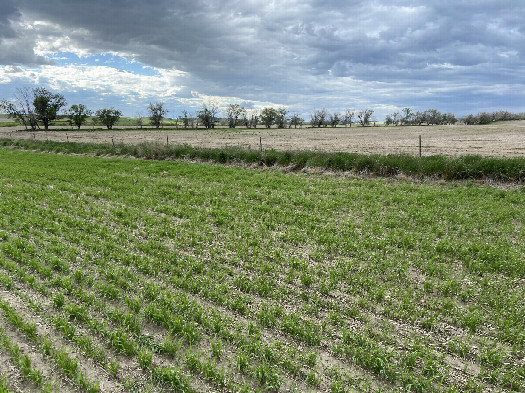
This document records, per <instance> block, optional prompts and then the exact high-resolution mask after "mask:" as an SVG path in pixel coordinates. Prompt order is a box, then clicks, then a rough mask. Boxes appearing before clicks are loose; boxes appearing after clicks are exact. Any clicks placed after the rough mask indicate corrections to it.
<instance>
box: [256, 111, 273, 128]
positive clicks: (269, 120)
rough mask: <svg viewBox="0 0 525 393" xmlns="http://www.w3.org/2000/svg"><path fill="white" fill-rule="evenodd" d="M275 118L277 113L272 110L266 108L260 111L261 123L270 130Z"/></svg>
mask: <svg viewBox="0 0 525 393" xmlns="http://www.w3.org/2000/svg"><path fill="white" fill-rule="evenodd" d="M276 117H277V111H276V110H275V109H274V108H271V107H269V106H267V107H266V108H263V110H262V111H261V118H260V119H261V123H263V124H264V125H265V126H266V128H270V127H271V126H272V124H273V123H274V121H275V119H276Z"/></svg>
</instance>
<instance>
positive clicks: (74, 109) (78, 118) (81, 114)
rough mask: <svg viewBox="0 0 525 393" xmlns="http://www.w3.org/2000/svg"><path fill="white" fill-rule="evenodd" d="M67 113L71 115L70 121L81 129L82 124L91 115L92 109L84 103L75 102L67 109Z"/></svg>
mask: <svg viewBox="0 0 525 393" xmlns="http://www.w3.org/2000/svg"><path fill="white" fill-rule="evenodd" d="M66 115H67V116H68V117H69V121H70V122H71V123H72V124H74V125H76V126H77V128H78V129H79V130H80V127H81V126H82V124H84V123H85V122H86V119H87V118H88V117H89V116H91V111H90V110H89V109H87V108H86V106H85V105H83V104H78V105H76V104H74V105H71V106H70V107H69V109H68V110H67V111H66Z"/></svg>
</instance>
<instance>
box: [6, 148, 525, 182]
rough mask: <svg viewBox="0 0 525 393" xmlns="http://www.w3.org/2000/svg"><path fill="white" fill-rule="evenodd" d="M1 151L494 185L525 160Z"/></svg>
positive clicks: (513, 176)
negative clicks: (315, 170)
mask: <svg viewBox="0 0 525 393" xmlns="http://www.w3.org/2000/svg"><path fill="white" fill-rule="evenodd" d="M0 146H8V147H18V148H23V149H31V150H40V151H46V152H55V153H68V154H94V155H115V156H116V155H129V156H134V157H137V158H145V159H152V160H166V159H191V160H204V161H212V162H217V163H223V164H228V163H245V164H260V165H266V166H284V167H288V168H290V169H292V170H294V171H299V170H301V169H303V168H307V167H310V168H320V169H323V170H330V171H352V172H356V173H363V174H369V175H374V176H395V175H399V174H405V175H408V176H416V177H437V178H441V179H444V180H468V179H473V180H478V179H493V180H500V181H516V182H523V181H524V180H525V158H521V157H520V158H496V157H483V156H480V155H467V156H460V157H446V156H442V155H435V156H428V157H415V156H412V155H409V154H389V155H380V154H372V155H365V154H357V153H344V152H318V151H276V150H263V151H259V150H252V149H245V148H242V147H223V148H200V147H193V146H189V145H164V144H160V143H140V144H124V143H117V144H111V143H83V142H82V143H81V142H54V141H38V140H29V139H20V140H13V139H0Z"/></svg>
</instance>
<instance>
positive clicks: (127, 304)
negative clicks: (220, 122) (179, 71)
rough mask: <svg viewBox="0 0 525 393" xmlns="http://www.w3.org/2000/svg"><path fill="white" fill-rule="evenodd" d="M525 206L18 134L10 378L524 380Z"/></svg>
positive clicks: (7, 251) (210, 387)
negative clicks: (106, 151)
mask: <svg viewBox="0 0 525 393" xmlns="http://www.w3.org/2000/svg"><path fill="white" fill-rule="evenodd" d="M524 206H525V189H524V188H523V187H521V188H516V189H513V190H506V191H505V190H500V189H494V188H490V187H486V186H476V185H473V184H470V183H469V184H465V183H462V184H459V183H457V184H456V183H450V182H449V183H445V184H442V185H436V184H430V183H429V184H426V183H425V182H422V183H421V182H419V183H417V184H416V183H412V182H410V181H391V180H387V179H372V180H371V179H368V180H363V179H353V180H349V179H346V178H343V177H330V176H320V175H306V174H300V173H288V174H285V173H282V172H279V171H268V170H258V169H251V170H248V169H243V168H228V167H224V166H220V165H211V164H190V163H183V162H167V161H144V160H131V159H114V158H100V157H85V156H68V155H54V154H44V153H35V152H26V151H19V150H14V149H7V148H0V210H1V212H0V360H1V362H0V389H3V390H1V391H16V390H17V389H18V390H19V391H28V392H29V391H60V392H68V391H71V392H73V391H87V392H95V391H103V392H120V391H142V392H164V391H165V392H169V391H179V392H213V391H220V392H228V391H231V392H250V391H254V392H256V391H257V392H263V391H265V392H266V391H267V392H277V391H278V392H289V391H297V392H309V391H312V392H333V393H340V392H356V391H358V392H378V391H382V392H390V391H413V392H433V391H434V392H440V391H443V392H464V391H467V392H483V391H502V392H509V391H516V392H519V391H524V390H525V329H524V320H525V245H524V243H523V239H524V238H525V228H524V227H523V223H524V222H525V209H524V208H523V207H524Z"/></svg>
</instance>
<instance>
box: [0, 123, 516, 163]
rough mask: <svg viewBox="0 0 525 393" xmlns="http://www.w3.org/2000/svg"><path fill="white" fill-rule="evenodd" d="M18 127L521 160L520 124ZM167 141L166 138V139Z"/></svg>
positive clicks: (6, 133) (58, 135)
mask: <svg viewBox="0 0 525 393" xmlns="http://www.w3.org/2000/svg"><path fill="white" fill-rule="evenodd" d="M19 129H20V127H0V137H9V138H16V139H27V138H35V139H40V140H50V141H62V142H64V141H70V142H104V143H108V142H109V143H110V142H112V141H114V142H115V143H120V142H123V143H140V142H159V143H166V140H167V141H168V143H171V144H189V145H192V146H198V147H224V146H241V147H245V148H251V149H259V148H260V147H261V146H260V142H261V141H262V147H263V149H275V150H281V151H286V150H319V151H342V152H351V153H362V154H399V153H407V154H412V155H417V154H419V135H421V139H422V154H423V155H426V156H430V155H437V154H439V155H445V156H459V155H466V154H470V155H474V154H479V155H482V156H493V157H524V156H525V121H512V122H498V123H495V124H490V125H481V126H477V125H473V126H465V125H456V126H430V127H428V126H421V127H417V126H410V127H358V126H355V125H354V127H352V128H345V127H337V128H318V129H312V128H298V129H293V128H292V129H284V130H282V129H281V130H277V129H263V128H258V129H242V128H239V129H234V130H227V129H222V128H217V129H213V130H205V129H199V130H183V129H180V130H174V131H173V130H169V131H168V130H166V131H163V130H161V131H158V130H152V129H147V130H146V129H144V130H133V129H126V130H125V131H117V130H115V131H111V130H108V131H90V130H89V129H87V128H84V129H82V130H80V131H77V130H71V131H61V132H55V131H49V132H44V131H39V132H18V131H16V130H19ZM166 138H167V139H166Z"/></svg>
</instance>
